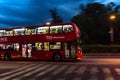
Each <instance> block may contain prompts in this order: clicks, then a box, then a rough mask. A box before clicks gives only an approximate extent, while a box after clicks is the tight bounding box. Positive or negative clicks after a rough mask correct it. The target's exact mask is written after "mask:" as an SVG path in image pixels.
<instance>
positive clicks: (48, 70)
mask: <svg viewBox="0 0 120 80" xmlns="http://www.w3.org/2000/svg"><path fill="white" fill-rule="evenodd" d="M56 67H58V65H54V66H53V67H50V68H47V69H46V70H44V71H43V72H39V73H38V74H37V75H35V77H40V76H42V75H45V74H46V73H48V72H50V71H52V70H54V69H55V70H57V69H56Z"/></svg>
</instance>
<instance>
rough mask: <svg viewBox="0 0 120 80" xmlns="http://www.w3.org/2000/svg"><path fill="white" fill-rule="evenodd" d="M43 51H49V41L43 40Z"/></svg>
mask: <svg viewBox="0 0 120 80" xmlns="http://www.w3.org/2000/svg"><path fill="white" fill-rule="evenodd" d="M44 51H49V42H44Z"/></svg>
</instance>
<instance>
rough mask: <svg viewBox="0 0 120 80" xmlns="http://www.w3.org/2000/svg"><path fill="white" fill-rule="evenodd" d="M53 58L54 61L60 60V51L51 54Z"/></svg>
mask: <svg viewBox="0 0 120 80" xmlns="http://www.w3.org/2000/svg"><path fill="white" fill-rule="evenodd" d="M53 60H54V61H61V60H62V58H61V55H60V53H55V54H54V55H53Z"/></svg>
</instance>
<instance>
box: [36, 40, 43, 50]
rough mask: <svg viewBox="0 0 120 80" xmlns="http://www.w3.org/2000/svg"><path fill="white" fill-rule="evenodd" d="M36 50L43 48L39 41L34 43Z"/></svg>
mask: <svg viewBox="0 0 120 80" xmlns="http://www.w3.org/2000/svg"><path fill="white" fill-rule="evenodd" d="M35 47H36V50H43V49H44V44H43V43H41V42H38V43H35Z"/></svg>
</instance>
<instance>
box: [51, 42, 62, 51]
mask: <svg viewBox="0 0 120 80" xmlns="http://www.w3.org/2000/svg"><path fill="white" fill-rule="evenodd" d="M50 49H51V50H58V49H61V42H51V43H50Z"/></svg>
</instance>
